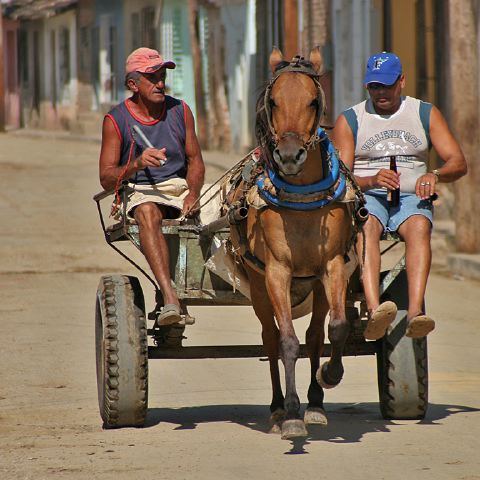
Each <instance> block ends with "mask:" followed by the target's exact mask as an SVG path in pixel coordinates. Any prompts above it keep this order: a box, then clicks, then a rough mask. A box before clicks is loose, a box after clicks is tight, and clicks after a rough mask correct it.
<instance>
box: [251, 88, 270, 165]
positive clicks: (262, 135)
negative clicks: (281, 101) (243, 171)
mask: <svg viewBox="0 0 480 480" xmlns="http://www.w3.org/2000/svg"><path fill="white" fill-rule="evenodd" d="M267 87H268V84H267V85H265V87H263V89H262V91H261V92H260V94H259V95H258V98H257V103H256V108H255V138H256V139H257V145H258V146H259V147H260V148H261V150H262V155H263V158H264V160H265V161H266V163H267V164H270V165H271V162H272V151H273V141H272V134H271V132H270V128H269V126H268V119H267V111H266V109H265V104H264V101H265V91H266V90H267Z"/></svg>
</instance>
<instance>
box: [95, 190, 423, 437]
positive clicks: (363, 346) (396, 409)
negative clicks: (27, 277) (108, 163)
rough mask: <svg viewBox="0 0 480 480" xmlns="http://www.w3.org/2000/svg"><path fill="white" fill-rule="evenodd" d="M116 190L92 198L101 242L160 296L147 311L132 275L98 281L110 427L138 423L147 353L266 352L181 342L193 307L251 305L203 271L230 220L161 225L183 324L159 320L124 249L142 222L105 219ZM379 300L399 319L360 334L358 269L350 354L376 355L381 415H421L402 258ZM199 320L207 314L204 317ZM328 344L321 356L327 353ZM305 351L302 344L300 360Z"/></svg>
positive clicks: (417, 356)
mask: <svg viewBox="0 0 480 480" xmlns="http://www.w3.org/2000/svg"><path fill="white" fill-rule="evenodd" d="M111 194H112V192H101V193H99V194H97V195H96V196H95V197H94V200H95V202H96V203H97V208H98V212H99V215H100V221H101V225H102V229H103V232H104V234H105V239H106V241H107V243H108V245H109V246H110V247H112V248H113V249H114V250H115V251H116V252H118V253H119V254H120V255H121V256H122V257H123V258H125V259H126V260H127V261H129V262H130V263H131V264H132V265H134V266H135V267H136V268H137V269H138V270H139V271H140V272H141V274H142V275H143V277H144V278H145V279H146V282H147V283H150V284H151V285H152V286H153V288H154V289H155V292H156V299H157V302H155V305H153V306H150V307H149V308H146V305H145V300H144V295H143V290H142V286H141V283H140V281H139V279H138V278H137V277H134V276H129V275H118V274H112V275H106V276H103V277H101V279H100V283H99V286H98V290H97V296H96V311H95V339H96V366H97V385H98V400H99V408H100V414H101V417H102V419H103V422H104V427H105V428H114V427H129V426H135V427H140V426H142V425H143V424H144V421H145V417H146V414H147V406H148V381H149V379H148V362H149V359H197V358H246V357H263V356H265V353H264V349H263V346H262V345H228V346H223V345H212V346H183V345H182V341H183V339H184V338H185V331H186V329H190V328H195V327H194V323H195V321H194V319H193V318H192V317H191V316H190V315H189V312H188V307H189V306H190V305H192V306H197V305H209V306H211V305H214V306H218V307H221V306H226V305H249V304H250V301H249V299H248V298H247V297H246V296H245V295H243V294H242V293H241V292H240V291H239V290H238V289H235V288H233V287H232V285H230V284H229V283H227V282H226V281H225V280H224V279H222V278H220V276H218V275H217V274H216V273H214V272H212V271H211V270H209V269H207V268H206V266H205V263H206V262H207V261H208V260H209V259H210V258H211V256H212V252H213V251H214V250H215V249H216V248H218V245H219V244H220V243H221V242H222V241H224V240H227V239H228V237H229V228H228V222H227V221H225V219H224V218H221V219H219V220H216V221H213V222H212V223H210V224H207V225H198V224H195V223H192V222H191V221H183V222H180V221H178V220H170V221H165V222H164V224H163V227H162V229H163V233H164V235H165V237H166V239H167V243H168V245H169V251H170V271H171V278H172V279H173V282H174V284H175V288H176V291H177V294H178V298H179V300H180V303H181V312H182V318H183V320H182V322H181V323H178V324H173V325H169V326H157V324H156V322H155V319H156V315H157V311H158V309H159V308H160V306H161V305H162V303H161V294H160V291H159V288H158V286H157V284H156V282H155V280H154V279H152V277H151V276H150V274H149V273H147V271H146V270H145V269H143V268H142V267H141V266H140V265H139V264H138V263H137V262H136V261H134V260H132V258H130V256H129V255H128V254H126V253H125V248H123V247H122V245H123V246H124V245H125V244H128V242H130V243H131V244H133V245H134V246H135V247H136V248H138V249H139V248H140V246H139V236H138V226H137V225H136V224H135V222H133V221H131V220H127V219H126V216H125V215H124V216H123V217H122V218H123V220H121V221H120V222H118V223H113V224H111V225H107V223H106V220H105V217H106V215H105V214H104V213H103V211H102V205H105V204H106V203H108V202H103V201H104V200H105V199H107V198H108V197H109V196H111ZM384 240H385V241H384V242H383V251H382V255H383V254H387V252H388V251H390V250H391V249H392V248H393V247H395V246H396V247H397V249H398V248H402V245H403V244H402V243H401V242H400V240H399V239H398V238H393V237H388V238H385V239H384ZM380 291H381V296H382V300H392V301H394V302H395V303H396V304H397V306H398V313H397V317H396V319H395V320H394V322H393V324H392V325H391V327H390V328H389V330H388V333H387V334H386V335H385V336H384V337H383V338H381V339H380V340H377V341H367V340H365V338H364V336H363V330H364V329H365V325H366V306H365V301H364V296H363V293H362V290H361V286H360V282H359V274H358V270H357V271H356V272H355V273H354V274H353V275H352V277H351V279H350V281H349V284H348V293H347V305H346V312H347V318H348V320H349V322H350V333H349V337H348V340H347V342H346V344H345V348H344V352H343V353H344V355H350V356H351V355H354V356H361V355H376V359H377V370H378V391H379V400H380V401H379V403H380V411H381V414H382V415H383V417H384V418H386V419H420V418H423V417H424V415H425V413H426V410H427V405H428V399H427V394H428V373H427V343H426V338H421V339H411V338H407V337H405V335H404V333H405V328H406V311H407V304H408V294H407V281H406V272H405V257H404V255H402V256H401V258H400V260H398V262H397V263H396V264H395V265H394V266H393V268H391V269H388V270H387V271H384V272H382V275H381V287H380ZM199 323H201V319H199ZM330 351H331V350H330V345H329V344H327V345H326V346H325V350H324V351H323V355H322V356H329V355H330ZM305 356H306V348H305V345H301V346H300V357H305Z"/></svg>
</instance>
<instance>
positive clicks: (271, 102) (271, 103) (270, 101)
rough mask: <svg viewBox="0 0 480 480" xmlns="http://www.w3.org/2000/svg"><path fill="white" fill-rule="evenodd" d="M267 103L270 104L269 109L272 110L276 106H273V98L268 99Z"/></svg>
mask: <svg viewBox="0 0 480 480" xmlns="http://www.w3.org/2000/svg"><path fill="white" fill-rule="evenodd" d="M269 103H270V108H274V107H276V106H277V105H276V104H275V100H273V98H270V99H269Z"/></svg>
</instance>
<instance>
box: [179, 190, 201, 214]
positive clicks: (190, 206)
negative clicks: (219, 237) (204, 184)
mask: <svg viewBox="0 0 480 480" xmlns="http://www.w3.org/2000/svg"><path fill="white" fill-rule="evenodd" d="M198 197H199V195H197V194H196V193H194V192H189V194H188V195H187V196H186V197H185V200H184V201H183V208H182V213H183V215H185V216H186V217H194V216H195V215H196V214H197V213H198V212H199V211H200V202H197V200H198Z"/></svg>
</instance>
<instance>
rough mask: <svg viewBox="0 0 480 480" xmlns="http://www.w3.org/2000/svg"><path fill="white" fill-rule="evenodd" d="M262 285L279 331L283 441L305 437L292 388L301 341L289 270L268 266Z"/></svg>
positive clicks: (297, 399) (294, 390)
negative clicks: (281, 370)
mask: <svg viewBox="0 0 480 480" xmlns="http://www.w3.org/2000/svg"><path fill="white" fill-rule="evenodd" d="M265 282H266V286H267V292H268V296H269V298H270V301H271V304H272V307H273V312H274V314H275V318H276V319H277V322H278V327H279V331H280V338H279V346H280V349H279V350H280V359H281V360H282V362H283V366H284V369H285V387H286V389H285V401H284V405H285V410H286V419H285V421H284V422H283V423H282V438H283V439H289V438H295V437H303V436H306V435H307V430H306V428H305V424H304V422H303V420H302V419H301V418H300V400H299V398H298V395H297V391H296V386H295V364H296V362H297V359H298V357H299V354H300V342H299V341H298V338H297V336H296V334H295V330H294V328H293V323H292V309H291V303H290V285H291V272H290V270H289V269H288V268H286V267H284V266H282V265H279V264H273V265H272V263H271V262H270V263H267V266H266V276H265Z"/></svg>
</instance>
